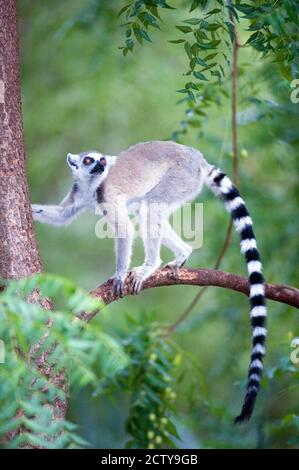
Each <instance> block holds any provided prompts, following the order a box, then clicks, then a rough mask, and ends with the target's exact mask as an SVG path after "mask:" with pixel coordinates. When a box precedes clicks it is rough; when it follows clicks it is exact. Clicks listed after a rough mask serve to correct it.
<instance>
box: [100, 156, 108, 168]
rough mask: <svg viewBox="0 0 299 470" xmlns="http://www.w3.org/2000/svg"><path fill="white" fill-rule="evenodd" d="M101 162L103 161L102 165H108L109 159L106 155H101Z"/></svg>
mask: <svg viewBox="0 0 299 470" xmlns="http://www.w3.org/2000/svg"><path fill="white" fill-rule="evenodd" d="M100 163H102V165H104V166H106V165H107V160H106V158H105V157H101V158H100Z"/></svg>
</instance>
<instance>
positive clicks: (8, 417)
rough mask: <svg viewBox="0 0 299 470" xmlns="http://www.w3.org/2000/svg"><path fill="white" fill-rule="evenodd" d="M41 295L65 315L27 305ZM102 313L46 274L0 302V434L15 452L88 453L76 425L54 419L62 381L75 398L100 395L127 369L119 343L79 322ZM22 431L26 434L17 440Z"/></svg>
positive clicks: (16, 286)
mask: <svg viewBox="0 0 299 470" xmlns="http://www.w3.org/2000/svg"><path fill="white" fill-rule="evenodd" d="M37 291H39V293H40V296H41V297H42V298H47V297H50V298H51V300H52V301H53V302H54V305H55V304H56V303H57V304H62V307H61V309H60V308H59V309H54V310H51V311H46V310H43V309H42V308H41V306H40V305H39V304H37V303H30V302H29V301H28V300H27V299H28V296H29V295H30V294H31V293H32V292H37ZM100 306H101V305H100V303H99V301H97V300H95V299H93V298H91V297H89V296H87V294H85V293H84V292H83V291H82V290H81V289H79V288H77V287H76V286H75V285H74V284H73V283H71V282H70V281H67V280H65V279H63V278H60V277H57V276H53V275H49V274H40V275H37V276H33V277H30V278H26V279H22V280H20V281H11V282H10V283H9V284H8V286H7V288H6V289H5V291H4V292H3V293H2V294H1V296H0V338H1V340H2V341H3V343H4V345H5V362H4V363H3V364H1V365H0V368H1V386H0V407H1V414H0V434H1V435H2V436H3V438H4V436H5V434H6V433H8V432H9V433H10V435H12V436H14V438H13V439H11V440H10V441H9V446H10V447H22V446H26V447H28V446H32V445H33V446H40V447H48V448H61V447H64V448H65V447H74V446H75V447H77V446H82V445H86V442H85V441H84V439H81V438H80V437H79V436H78V435H77V434H76V433H75V432H74V430H75V429H76V426H75V425H74V424H72V423H70V422H69V421H66V420H64V419H54V418H55V416H56V415H55V414H54V413H53V410H52V408H51V404H53V403H55V401H56V400H61V401H62V402H63V401H64V400H65V399H66V396H65V393H66V392H65V387H63V386H61V385H62V384H63V382H62V383H61V379H60V377H61V375H62V374H63V375H65V376H66V380H67V381H68V385H67V386H69V387H70V389H71V391H72V392H73V391H75V390H76V389H81V388H82V387H84V386H86V385H87V384H91V385H93V386H94V387H96V386H98V385H99V383H100V382H101V381H103V380H107V378H109V379H110V378H112V377H113V376H114V375H115V374H117V373H118V372H119V371H120V370H121V369H122V368H123V367H125V366H126V365H127V363H128V357H127V356H126V354H125V353H124V351H123V349H122V347H121V346H120V344H119V343H118V342H117V341H116V340H115V339H113V338H112V337H111V336H109V335H107V334H106V333H103V332H101V331H99V329H98V328H97V327H95V326H94V325H92V324H86V323H85V322H83V321H81V320H79V319H78V318H77V317H75V316H74V315H75V314H76V313H80V312H82V311H85V310H94V309H98V308H99V307H100ZM50 322H51V325H50ZM20 428H21V429H23V430H24V432H22V433H18V429H20Z"/></svg>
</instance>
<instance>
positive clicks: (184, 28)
mask: <svg viewBox="0 0 299 470" xmlns="http://www.w3.org/2000/svg"><path fill="white" fill-rule="evenodd" d="M176 28H177V29H178V30H179V31H181V32H182V33H184V34H186V33H191V32H192V28H191V27H190V26H176Z"/></svg>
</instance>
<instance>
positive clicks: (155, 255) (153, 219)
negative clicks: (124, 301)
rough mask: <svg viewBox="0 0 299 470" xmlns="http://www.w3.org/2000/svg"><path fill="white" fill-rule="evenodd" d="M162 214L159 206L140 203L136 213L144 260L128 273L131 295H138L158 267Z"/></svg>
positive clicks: (159, 262) (162, 223) (159, 261)
mask: <svg viewBox="0 0 299 470" xmlns="http://www.w3.org/2000/svg"><path fill="white" fill-rule="evenodd" d="M164 217H165V216H164V214H163V211H162V210H161V208H160V207H159V205H148V204H146V203H142V204H141V206H140V209H139V213H138V219H139V224H140V231H141V237H142V240H143V245H144V253H145V259H144V263H143V264H142V265H141V266H137V267H136V268H134V269H132V271H131V272H130V278H131V286H132V293H133V294H139V292H140V290H141V289H142V285H143V283H144V281H145V280H146V279H148V278H149V277H150V276H151V275H152V274H153V273H154V272H155V271H156V270H157V269H158V267H159V266H160V264H161V259H160V249H161V241H162V229H163V225H164Z"/></svg>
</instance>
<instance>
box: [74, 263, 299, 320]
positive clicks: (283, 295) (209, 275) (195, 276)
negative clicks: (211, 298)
mask: <svg viewBox="0 0 299 470" xmlns="http://www.w3.org/2000/svg"><path fill="white" fill-rule="evenodd" d="M180 284H182V285H191V286H215V287H223V288H225V289H231V290H234V291H237V292H241V293H243V294H245V295H248V280H247V279H246V278H245V277H241V276H237V275H235V274H231V273H227V272H224V271H216V270H213V269H189V268H181V269H180V270H179V273H178V275H177V276H174V275H173V273H172V271H171V270H170V269H169V268H163V269H159V270H158V271H157V272H156V273H155V274H154V275H153V276H151V277H150V278H149V279H148V280H147V281H145V283H144V286H143V289H150V288H152V287H162V286H173V285H180ZM90 294H91V295H92V296H93V297H96V298H97V299H100V300H101V301H102V302H103V303H104V304H105V305H108V304H110V303H112V302H114V301H116V300H119V297H118V296H117V295H115V293H114V292H113V281H112V280H111V279H109V280H108V281H106V282H104V284H102V285H101V286H99V287H97V289H95V290H93V291H91V292H90ZM127 295H131V290H130V283H129V281H128V280H127V281H126V283H125V289H124V296H127ZM266 297H267V298H268V299H271V300H275V301H277V302H282V303H285V304H288V305H291V306H293V307H297V308H299V289H296V288H295V287H291V286H285V285H280V284H267V285H266ZM97 313H98V311H94V312H85V313H82V314H81V318H83V319H84V320H86V321H90V320H91V319H92V318H93V317H94V316H95V315H96V314H97Z"/></svg>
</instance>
